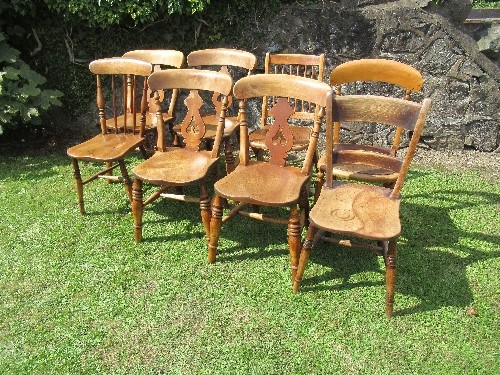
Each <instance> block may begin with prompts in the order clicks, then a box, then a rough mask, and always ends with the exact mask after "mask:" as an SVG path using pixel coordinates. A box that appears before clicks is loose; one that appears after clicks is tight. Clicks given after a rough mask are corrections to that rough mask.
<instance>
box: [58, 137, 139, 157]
mask: <svg viewBox="0 0 500 375" xmlns="http://www.w3.org/2000/svg"><path fill="white" fill-rule="evenodd" d="M144 142H145V138H143V137H139V135H138V134H123V133H120V134H99V135H96V136H95V137H93V138H91V139H89V140H88V141H85V142H83V143H80V144H78V145H76V146H73V147H70V148H69V149H68V151H67V154H68V156H70V157H72V158H75V159H81V160H89V161H113V160H118V159H123V157H124V156H125V155H126V154H128V153H129V152H131V151H132V150H134V149H135V148H137V147H138V146H140V145H141V144H142V143H144Z"/></svg>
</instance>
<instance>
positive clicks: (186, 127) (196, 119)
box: [148, 69, 233, 157]
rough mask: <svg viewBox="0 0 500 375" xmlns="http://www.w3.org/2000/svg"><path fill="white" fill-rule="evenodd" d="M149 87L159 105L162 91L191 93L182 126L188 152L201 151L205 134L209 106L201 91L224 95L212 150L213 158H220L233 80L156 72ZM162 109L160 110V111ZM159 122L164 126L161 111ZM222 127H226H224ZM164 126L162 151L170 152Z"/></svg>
mask: <svg viewBox="0 0 500 375" xmlns="http://www.w3.org/2000/svg"><path fill="white" fill-rule="evenodd" d="M148 83H149V87H150V88H151V90H153V91H154V92H155V94H154V95H155V99H156V100H157V102H159V100H160V97H159V94H158V91H161V90H171V89H179V90H187V91H189V95H188V96H187V97H186V99H185V100H184V104H185V105H186V107H187V113H186V115H185V116H184V119H183V120H182V124H181V133H182V136H183V137H184V139H185V143H186V148H189V149H192V150H198V149H199V146H200V143H201V139H202V138H203V136H204V134H205V124H204V122H203V118H202V116H201V113H200V111H201V109H202V107H203V105H204V104H205V103H204V101H203V99H202V96H201V95H200V94H199V91H209V92H212V91H216V92H219V93H220V95H222V105H221V110H220V112H218V113H217V115H218V116H219V123H218V127H217V133H216V137H215V141H214V147H213V150H212V157H217V154H218V150H219V146H220V141H221V139H222V135H223V131H224V121H225V111H226V109H227V99H226V98H227V96H228V95H229V94H230V93H231V88H232V85H233V80H232V79H231V77H230V76H229V75H227V74H224V73H220V72H213V71H208V70H198V69H176V70H162V71H159V72H154V73H153V74H151V76H150V77H149V79H148ZM158 108H159V107H158ZM156 117H157V119H158V122H159V123H161V124H162V125H163V116H162V114H161V111H157V113H156ZM221 126H222V127H221ZM164 131H165V130H164V126H159V127H158V150H160V151H163V150H165V149H166V144H165V137H164V134H163V132H164Z"/></svg>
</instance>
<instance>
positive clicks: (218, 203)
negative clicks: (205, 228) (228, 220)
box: [208, 194, 223, 263]
mask: <svg viewBox="0 0 500 375" xmlns="http://www.w3.org/2000/svg"><path fill="white" fill-rule="evenodd" d="M222 201H223V200H222V197H221V196H219V195H218V194H215V197H214V200H213V201H212V219H211V220H210V242H209V244H208V262H209V263H215V258H216V256H217V247H218V245H219V236H220V231H221V227H222V210H223V208H222Z"/></svg>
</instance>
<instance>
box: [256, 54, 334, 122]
mask: <svg viewBox="0 0 500 375" xmlns="http://www.w3.org/2000/svg"><path fill="white" fill-rule="evenodd" d="M324 69H325V55H324V54H321V55H307V54H290V53H279V54H271V53H269V52H268V53H266V58H265V61H264V73H265V74H289V75H294V76H299V77H305V78H311V79H315V80H317V81H320V82H322V81H323V72H324ZM289 101H290V103H291V104H293V107H294V114H293V118H297V119H312V118H313V117H314V111H315V106H314V103H312V102H307V101H303V100H297V98H294V97H290V98H289ZM274 103H275V98H274V97H272V96H271V97H266V98H265V100H264V101H263V103H262V116H261V120H260V126H261V127H263V126H264V125H266V122H267V119H268V111H269V108H270V107H271V106H272V105H274Z"/></svg>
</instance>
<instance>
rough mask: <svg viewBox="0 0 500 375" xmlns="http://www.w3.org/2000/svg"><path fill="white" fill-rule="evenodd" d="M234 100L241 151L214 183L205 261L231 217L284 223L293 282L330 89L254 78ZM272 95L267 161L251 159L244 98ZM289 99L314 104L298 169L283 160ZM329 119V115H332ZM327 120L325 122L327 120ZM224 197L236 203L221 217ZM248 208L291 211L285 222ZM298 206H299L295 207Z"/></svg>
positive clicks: (289, 140)
mask: <svg viewBox="0 0 500 375" xmlns="http://www.w3.org/2000/svg"><path fill="white" fill-rule="evenodd" d="M233 92H234V96H235V97H236V98H238V99H240V103H239V107H240V112H239V113H240V115H241V117H240V120H241V124H240V153H239V164H238V166H237V167H236V169H235V170H234V171H233V172H232V173H230V174H228V175H227V176H225V177H223V178H222V179H220V180H219V181H217V182H216V183H215V185H214V189H215V197H214V199H213V201H212V202H213V203H212V220H211V222H210V243H209V246H208V261H209V262H210V263H213V262H215V259H216V253H217V247H218V242H219V236H220V232H221V226H222V224H223V223H225V222H227V221H228V220H229V219H231V218H233V217H234V216H235V215H237V214H240V215H242V216H246V217H249V218H252V219H257V220H261V221H266V222H271V223H281V224H287V225H288V245H289V249H290V263H291V268H292V277H293V278H292V280H293V279H294V278H295V272H296V268H297V264H298V259H299V251H300V246H301V245H300V237H301V230H302V227H303V225H304V222H305V218H306V217H307V212H308V207H309V204H308V190H309V181H310V177H311V165H312V159H313V154H314V151H315V150H316V144H317V140H318V133H319V131H320V127H321V121H322V119H323V117H324V114H325V108H328V107H331V97H332V90H331V88H330V87H329V86H328V85H327V84H325V83H322V82H318V81H316V80H312V79H309V78H304V77H296V76H293V75H288V74H258V75H253V76H250V77H245V78H242V79H240V80H239V81H238V82H236V84H235V86H234V90H233ZM267 96H273V97H276V98H277V99H276V102H275V104H274V106H273V107H272V108H271V110H270V115H271V116H272V117H273V119H274V121H273V124H272V125H271V127H270V128H269V132H268V134H267V137H266V146H267V148H268V149H269V153H270V159H269V161H259V160H249V142H248V130H247V127H248V124H247V117H246V100H247V99H250V98H263V97H267ZM288 97H294V98H297V99H298V100H303V101H308V102H311V103H314V105H316V106H318V110H317V111H316V115H315V117H314V119H313V122H314V125H313V130H312V133H311V139H310V141H309V147H308V149H307V155H306V158H305V161H304V163H303V165H302V167H298V166H290V165H286V157H287V154H288V153H289V151H291V150H292V148H293V142H294V138H293V135H292V132H291V130H290V127H289V124H288V121H289V118H290V117H292V116H293V114H294V108H293V106H290V104H289V102H288V99H287V98H288ZM330 120H331V116H330ZM328 121H329V120H328V118H327V122H328ZM223 199H227V200H230V201H233V202H235V203H237V204H236V205H235V207H234V208H232V209H231V210H230V211H229V212H228V213H227V215H226V216H224V217H223ZM249 205H252V206H253V205H258V206H270V207H289V208H290V217H289V219H288V220H286V219H280V218H277V217H273V216H271V215H265V214H260V213H255V212H247V211H243V209H244V208H245V207H248V206H249ZM297 206H298V207H297Z"/></svg>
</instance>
